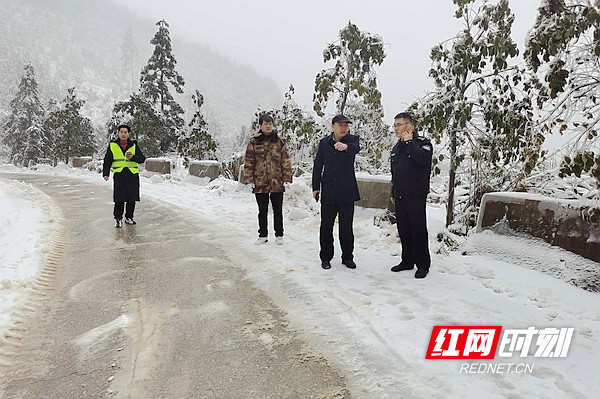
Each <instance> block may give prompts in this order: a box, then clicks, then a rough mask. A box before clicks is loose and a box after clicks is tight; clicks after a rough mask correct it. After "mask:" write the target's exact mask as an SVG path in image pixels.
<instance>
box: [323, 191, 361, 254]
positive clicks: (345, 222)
mask: <svg viewBox="0 0 600 399" xmlns="http://www.w3.org/2000/svg"><path fill="white" fill-rule="evenodd" d="M338 215H339V218H338V224H339V230H338V233H339V237H340V247H341V248H342V260H352V259H354V255H353V253H354V232H353V230H352V222H353V220H354V203H349V204H342V205H337V204H335V205H331V204H323V203H321V228H320V230H319V243H320V244H321V252H319V257H320V258H321V260H331V259H333V225H334V223H335V218H336V216H338Z"/></svg>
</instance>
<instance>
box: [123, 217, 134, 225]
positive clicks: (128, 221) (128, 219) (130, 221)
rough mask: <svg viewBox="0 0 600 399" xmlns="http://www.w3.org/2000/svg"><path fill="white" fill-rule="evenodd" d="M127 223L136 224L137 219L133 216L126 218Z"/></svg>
mask: <svg viewBox="0 0 600 399" xmlns="http://www.w3.org/2000/svg"><path fill="white" fill-rule="evenodd" d="M125 224H135V220H133V218H125Z"/></svg>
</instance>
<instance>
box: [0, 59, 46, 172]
mask: <svg viewBox="0 0 600 399" xmlns="http://www.w3.org/2000/svg"><path fill="white" fill-rule="evenodd" d="M10 107H11V113H10V115H9V116H8V119H7V120H6V122H5V123H4V126H3V128H4V129H3V130H4V136H3V138H2V141H3V143H4V144H5V145H6V146H7V147H8V149H9V157H10V162H12V163H14V164H15V165H24V166H27V165H29V164H30V163H36V162H38V161H39V159H40V158H43V157H44V152H45V149H47V142H46V138H45V137H44V130H43V128H42V125H43V123H44V108H43V106H42V103H41V102H40V99H39V94H38V83H37V81H36V79H35V71H34V68H33V66H32V65H31V64H27V65H25V67H24V72H23V76H22V77H21V81H20V83H19V87H18V90H17V93H16V94H15V97H14V98H13V100H12V101H11V102H10Z"/></svg>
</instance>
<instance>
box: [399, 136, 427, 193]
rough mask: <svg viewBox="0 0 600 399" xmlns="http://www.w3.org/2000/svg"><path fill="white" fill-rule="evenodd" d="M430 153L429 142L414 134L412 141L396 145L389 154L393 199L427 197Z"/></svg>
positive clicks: (400, 142)
mask: <svg viewBox="0 0 600 399" xmlns="http://www.w3.org/2000/svg"><path fill="white" fill-rule="evenodd" d="M432 153H433V147H432V145H431V141H429V139H427V138H426V137H420V136H417V135H416V134H415V136H414V139H413V140H408V141H404V142H403V141H401V140H399V141H398V143H396V145H395V146H394V148H393V149H392V152H391V154H390V159H391V169H392V193H391V195H392V196H393V197H395V198H404V199H412V198H419V197H423V198H425V197H427V194H428V193H429V176H430V175H431V158H432Z"/></svg>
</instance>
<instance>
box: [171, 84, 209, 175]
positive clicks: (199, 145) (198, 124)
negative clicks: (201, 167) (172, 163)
mask: <svg viewBox="0 0 600 399" xmlns="http://www.w3.org/2000/svg"><path fill="white" fill-rule="evenodd" d="M192 101H193V102H194V104H195V105H196V111H195V112H194V116H193V117H192V120H191V121H190V123H189V124H188V130H187V131H186V132H185V133H184V135H183V136H182V137H181V138H180V140H179V144H178V145H177V153H179V155H181V156H183V162H184V165H185V166H188V165H189V163H190V161H191V160H193V159H197V160H206V159H216V155H215V151H216V150H217V143H216V142H215V140H214V139H213V137H212V136H211V134H210V133H209V132H208V124H207V123H206V121H205V120H204V117H203V116H202V111H201V109H200V108H201V107H202V104H204V96H203V95H202V94H200V92H199V91H198V90H196V94H193V95H192Z"/></svg>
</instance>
